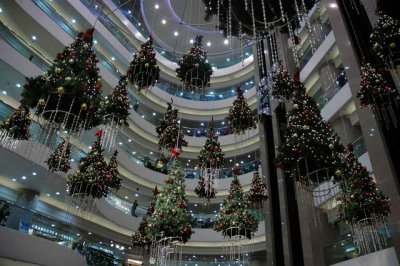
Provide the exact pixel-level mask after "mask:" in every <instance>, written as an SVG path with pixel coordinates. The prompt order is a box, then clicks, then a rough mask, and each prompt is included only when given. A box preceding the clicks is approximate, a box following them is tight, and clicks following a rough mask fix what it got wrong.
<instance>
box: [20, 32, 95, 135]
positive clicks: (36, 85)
mask: <svg viewBox="0 0 400 266" xmlns="http://www.w3.org/2000/svg"><path fill="white" fill-rule="evenodd" d="M93 31H94V29H88V30H87V31H86V32H81V33H79V35H78V36H77V37H76V39H75V41H74V42H73V43H72V44H70V45H68V46H67V47H66V48H65V49H64V50H63V51H62V52H60V53H58V54H57V57H56V59H55V60H54V63H53V65H52V66H51V68H50V69H49V70H48V71H47V72H45V73H44V74H43V75H41V76H38V77H33V78H27V79H26V83H25V85H24V91H23V92H22V96H23V97H24V99H25V100H26V103H27V104H28V106H30V107H32V108H33V107H37V110H36V112H37V113H38V114H40V115H41V116H42V117H43V118H45V119H48V120H51V122H55V123H59V124H62V125H63V127H65V128H67V129H74V130H75V129H76V128H77V127H79V126H81V127H82V126H84V128H85V129H88V128H91V127H93V126H96V125H99V124H100V123H101V117H100V116H99V114H98V109H99V107H100V103H101V101H102V95H101V93H102V91H101V87H102V84H101V78H100V76H99V68H98V67H97V63H98V61H99V60H98V59H97V57H96V55H95V54H94V52H93V47H92V46H93ZM80 123H83V125H80ZM78 125H79V126H78Z"/></svg>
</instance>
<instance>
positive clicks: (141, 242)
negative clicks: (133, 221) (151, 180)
mask: <svg viewBox="0 0 400 266" xmlns="http://www.w3.org/2000/svg"><path fill="white" fill-rule="evenodd" d="M157 195H158V189H157V187H155V188H154V190H153V200H152V201H151V202H150V206H149V208H148V209H147V211H146V213H145V215H144V217H143V219H142V221H141V222H140V224H139V228H138V230H137V232H136V233H134V234H133V235H132V244H133V246H134V247H146V246H150V244H151V238H150V237H148V235H147V232H146V228H147V226H148V222H147V218H148V217H150V216H151V215H153V212H154V207H155V205H156V199H157Z"/></svg>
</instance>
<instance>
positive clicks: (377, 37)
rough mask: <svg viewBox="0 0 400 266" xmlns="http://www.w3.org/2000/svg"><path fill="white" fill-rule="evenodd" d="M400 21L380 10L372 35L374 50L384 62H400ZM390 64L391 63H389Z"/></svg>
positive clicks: (396, 63) (395, 63)
mask: <svg viewBox="0 0 400 266" xmlns="http://www.w3.org/2000/svg"><path fill="white" fill-rule="evenodd" d="M399 28H400V21H398V20H395V19H393V18H392V17H390V16H388V15H386V14H385V13H384V12H382V11H380V12H379V13H378V21H377V23H376V25H375V26H374V28H373V31H372V33H371V35H370V42H371V45H372V51H373V52H374V54H375V55H377V56H378V57H379V58H380V59H381V60H382V61H383V62H388V63H391V62H393V63H394V66H398V65H399V64H400V62H399V60H398V59H399V57H400V30H399ZM389 65H390V64H389Z"/></svg>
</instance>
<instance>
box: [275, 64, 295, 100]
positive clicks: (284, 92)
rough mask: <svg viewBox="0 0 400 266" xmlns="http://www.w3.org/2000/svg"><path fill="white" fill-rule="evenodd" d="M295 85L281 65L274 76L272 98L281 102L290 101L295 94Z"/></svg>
mask: <svg viewBox="0 0 400 266" xmlns="http://www.w3.org/2000/svg"><path fill="white" fill-rule="evenodd" d="M293 88H294V83H293V79H292V78H291V77H290V75H289V73H288V72H287V70H286V69H284V68H283V65H279V67H278V69H277V70H276V72H275V75H274V84H273V85H272V96H273V97H274V98H276V99H279V100H283V99H286V100H290V99H291V97H292V94H293Z"/></svg>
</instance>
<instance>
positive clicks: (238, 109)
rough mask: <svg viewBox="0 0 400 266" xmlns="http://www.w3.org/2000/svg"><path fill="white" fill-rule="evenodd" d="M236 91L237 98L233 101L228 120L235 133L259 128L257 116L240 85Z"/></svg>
mask: <svg viewBox="0 0 400 266" xmlns="http://www.w3.org/2000/svg"><path fill="white" fill-rule="evenodd" d="M236 93H237V98H236V99H235V100H234V101H233V104H232V106H231V107H230V109H229V114H228V116H227V118H226V120H227V121H228V126H229V129H230V130H232V131H233V133H234V134H241V133H244V132H245V131H246V130H248V129H252V128H254V129H255V128H257V118H256V116H255V115H254V114H253V112H252V111H251V109H250V107H249V105H248V104H247V101H246V98H244V95H243V91H242V90H241V89H240V87H238V88H237V89H236Z"/></svg>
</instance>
